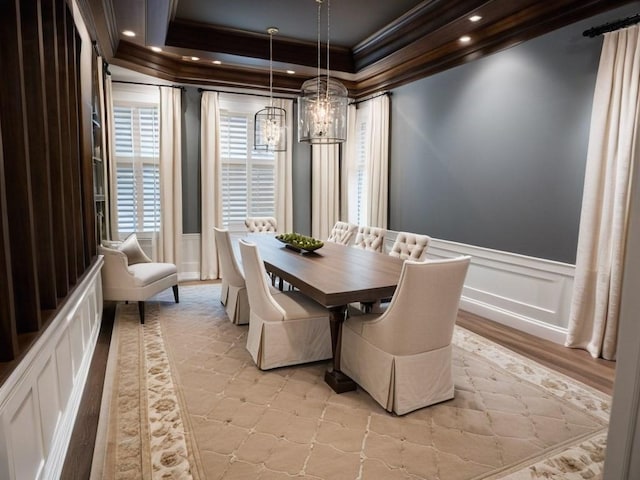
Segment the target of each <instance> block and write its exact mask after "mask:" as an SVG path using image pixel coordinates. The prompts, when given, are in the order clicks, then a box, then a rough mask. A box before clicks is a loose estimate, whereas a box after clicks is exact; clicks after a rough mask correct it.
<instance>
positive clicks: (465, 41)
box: [459, 35, 471, 43]
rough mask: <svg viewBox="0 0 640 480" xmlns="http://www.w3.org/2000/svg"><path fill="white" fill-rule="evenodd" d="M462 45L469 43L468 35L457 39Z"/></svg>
mask: <svg viewBox="0 0 640 480" xmlns="http://www.w3.org/2000/svg"><path fill="white" fill-rule="evenodd" d="M459 40H460V41H461V42H462V43H469V42H470V41H471V37H470V36H469V35H463V36H462V37H460V39H459Z"/></svg>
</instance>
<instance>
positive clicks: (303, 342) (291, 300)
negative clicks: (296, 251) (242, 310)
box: [240, 239, 332, 370]
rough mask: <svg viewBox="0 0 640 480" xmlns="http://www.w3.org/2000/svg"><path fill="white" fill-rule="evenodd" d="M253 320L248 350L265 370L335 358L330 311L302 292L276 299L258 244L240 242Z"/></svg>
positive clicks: (250, 320)
mask: <svg viewBox="0 0 640 480" xmlns="http://www.w3.org/2000/svg"><path fill="white" fill-rule="evenodd" d="M240 254H241V256H242V265H243V267H244V274H245V282H246V284H247V294H248V297H249V306H250V312H251V313H250V316H249V332H248V333H247V350H248V351H249V353H250V354H251V358H253V361H254V362H255V363H256V365H257V366H258V368H260V369H261V370H268V369H271V368H276V367H283V366H286V365H297V364H300V363H307V362H314V361H317V360H326V359H328V358H331V356H332V352H331V331H330V327H329V310H327V309H326V308H325V307H323V306H322V305H320V304H318V303H316V302H314V301H313V300H311V299H310V298H309V297H307V296H305V295H304V294H302V293H300V292H282V293H279V294H277V295H272V294H271V291H270V289H269V284H268V282H267V277H266V275H265V273H266V270H265V268H264V263H263V262H262V259H261V257H260V252H259V251H258V247H257V246H256V244H254V243H250V242H247V241H246V240H244V239H241V240H240Z"/></svg>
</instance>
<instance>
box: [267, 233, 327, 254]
mask: <svg viewBox="0 0 640 480" xmlns="http://www.w3.org/2000/svg"><path fill="white" fill-rule="evenodd" d="M276 239H278V240H279V241H281V242H282V243H284V244H285V247H287V248H289V249H291V250H294V251H296V252H313V251H315V250H318V249H319V248H322V246H323V245H324V243H323V242H322V241H321V240H317V239H315V238H313V237H307V236H306V235H301V234H299V233H282V234H280V235H276Z"/></svg>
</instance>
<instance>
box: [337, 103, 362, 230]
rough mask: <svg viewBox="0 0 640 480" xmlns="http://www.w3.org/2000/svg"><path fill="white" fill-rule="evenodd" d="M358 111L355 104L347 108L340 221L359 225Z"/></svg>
mask: <svg viewBox="0 0 640 480" xmlns="http://www.w3.org/2000/svg"><path fill="white" fill-rule="evenodd" d="M357 115H358V110H357V108H356V105H355V104H354V103H352V104H350V105H349V106H348V107H347V141H346V142H345V144H344V153H345V155H344V162H343V163H344V167H343V170H344V173H345V174H344V175H343V181H342V185H340V189H341V190H340V192H341V194H340V198H342V204H341V205H340V219H342V220H347V221H349V222H351V223H358V222H357V221H356V220H355V219H356V218H358V213H357V210H358V165H357V162H358V122H357Z"/></svg>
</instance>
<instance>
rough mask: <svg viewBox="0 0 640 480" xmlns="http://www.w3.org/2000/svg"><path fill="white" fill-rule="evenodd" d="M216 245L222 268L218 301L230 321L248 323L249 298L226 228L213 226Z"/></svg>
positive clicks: (238, 323) (239, 323) (240, 323)
mask: <svg viewBox="0 0 640 480" xmlns="http://www.w3.org/2000/svg"><path fill="white" fill-rule="evenodd" d="M213 230H214V235H215V238H216V247H217V248H218V257H219V258H220V269H221V270H222V288H221V290H220V303H222V304H223V305H224V306H225V310H226V311H227V316H228V317H229V320H231V322H232V323H235V324H236V325H243V324H246V323H249V299H248V297H247V288H246V285H245V281H244V276H243V275H242V272H241V271H240V267H238V262H237V261H236V256H235V254H234V253H233V247H232V246H231V237H230V236H229V231H228V230H226V229H221V228H215V227H214V229H213Z"/></svg>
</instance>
